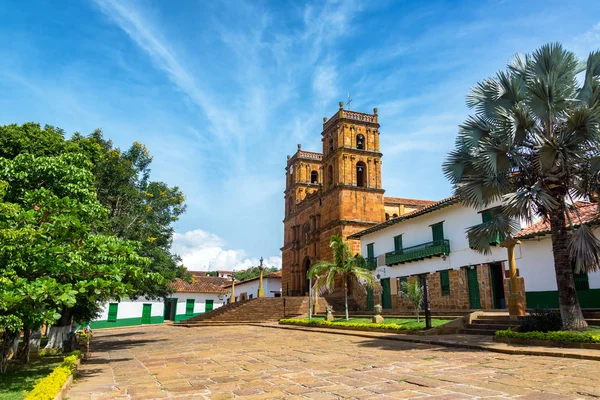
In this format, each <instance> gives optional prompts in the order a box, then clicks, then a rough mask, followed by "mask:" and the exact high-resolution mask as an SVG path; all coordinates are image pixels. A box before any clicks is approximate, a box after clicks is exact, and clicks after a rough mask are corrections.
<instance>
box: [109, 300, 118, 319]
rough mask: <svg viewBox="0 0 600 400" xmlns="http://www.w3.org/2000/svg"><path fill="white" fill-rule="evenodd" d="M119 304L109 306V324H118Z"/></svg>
mask: <svg viewBox="0 0 600 400" xmlns="http://www.w3.org/2000/svg"><path fill="white" fill-rule="evenodd" d="M118 310H119V303H110V304H109V305H108V322H117V311H118Z"/></svg>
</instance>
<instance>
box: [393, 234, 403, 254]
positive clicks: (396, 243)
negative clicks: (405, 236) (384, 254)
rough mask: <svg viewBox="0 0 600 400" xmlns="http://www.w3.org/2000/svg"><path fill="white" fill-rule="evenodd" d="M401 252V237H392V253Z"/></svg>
mask: <svg viewBox="0 0 600 400" xmlns="http://www.w3.org/2000/svg"><path fill="white" fill-rule="evenodd" d="M400 250H402V235H398V236H394V251H400Z"/></svg>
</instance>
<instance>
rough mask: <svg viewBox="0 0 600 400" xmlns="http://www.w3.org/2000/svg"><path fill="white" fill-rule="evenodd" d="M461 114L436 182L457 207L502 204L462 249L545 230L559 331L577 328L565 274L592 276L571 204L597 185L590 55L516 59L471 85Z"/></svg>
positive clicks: (599, 73)
mask: <svg viewBox="0 0 600 400" xmlns="http://www.w3.org/2000/svg"><path fill="white" fill-rule="evenodd" d="M584 71H585V72H584ZM579 74H581V79H582V81H581V82H579V80H578V78H577V76H578V75H579ZM467 105H468V106H469V107H470V108H473V109H475V115H473V116H470V117H468V118H467V120H466V121H465V122H464V123H463V124H462V125H460V127H459V132H458V137H457V139H456V148H455V149H454V150H453V151H452V152H450V153H449V154H448V157H447V159H446V161H445V162H444V165H443V169H444V173H445V175H446V177H447V178H448V179H449V180H450V181H451V182H452V183H453V185H454V189H455V192H456V194H457V195H458V196H459V198H460V199H461V201H462V202H463V203H464V204H465V205H467V206H472V207H478V208H483V207H486V206H490V205H491V204H492V203H494V202H496V201H498V200H502V201H503V206H501V207H500V208H497V209H495V212H494V213H493V214H494V215H493V217H492V218H491V220H489V221H487V222H485V223H482V224H480V225H476V226H473V227H471V228H469V229H468V231H467V232H468V235H469V239H470V240H471V244H472V246H473V247H475V248H476V249H477V250H479V251H480V252H483V253H489V251H490V250H489V249H490V247H489V241H488V237H489V235H505V234H507V233H510V232H512V231H513V230H514V229H517V225H516V223H515V221H517V220H519V219H522V220H525V221H526V222H528V223H531V222H532V221H533V220H534V219H539V218H541V219H544V220H546V221H549V223H550V228H551V234H552V251H553V255H554V268H555V272H556V282H557V286H558V295H559V304H560V312H561V317H562V321H563V326H564V328H565V329H583V328H585V327H586V326H587V324H586V322H585V320H584V319H583V315H582V313H581V308H580V306H579V301H578V299H577V291H576V289H575V281H574V276H573V274H574V272H575V273H579V272H589V271H596V270H598V264H599V261H600V242H599V241H598V239H596V238H595V236H594V235H593V233H592V231H591V230H590V228H589V227H588V226H586V225H584V224H582V223H581V220H580V219H579V218H578V217H577V215H576V213H577V211H576V209H573V206H572V204H573V203H574V201H575V200H577V199H593V198H596V195H597V193H598V188H599V183H600V180H599V177H600V175H599V170H600V152H599V150H598V149H599V148H600V129H599V121H600V52H598V51H596V52H593V53H591V54H590V55H589V57H588V58H587V62H586V63H580V62H579V60H578V59H577V57H576V56H575V54H573V53H572V52H570V51H567V50H565V49H564V48H563V47H562V45H560V44H558V43H553V44H547V45H544V46H542V47H541V48H540V49H538V50H536V51H535V52H533V53H532V54H529V55H517V56H515V57H514V58H513V59H512V60H511V61H510V62H509V64H508V67H507V70H506V71H500V72H498V73H497V74H496V76H495V77H493V78H488V79H486V80H484V81H482V82H479V83H477V85H476V86H475V87H474V88H473V89H471V92H470V93H469V94H468V95H467ZM570 214H571V215H575V217H573V218H571V216H570ZM574 218H576V219H577V220H576V221H575V223H576V225H577V224H579V227H578V228H577V229H576V230H575V229H573V221H572V219H574Z"/></svg>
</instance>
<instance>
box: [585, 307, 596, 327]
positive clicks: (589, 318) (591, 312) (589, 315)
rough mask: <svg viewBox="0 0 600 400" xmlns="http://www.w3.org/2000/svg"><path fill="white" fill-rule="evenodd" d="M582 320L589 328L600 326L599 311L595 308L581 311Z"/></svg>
mask: <svg viewBox="0 0 600 400" xmlns="http://www.w3.org/2000/svg"><path fill="white" fill-rule="evenodd" d="M582 312H583V318H585V321H586V322H587V323H588V325H590V326H600V310H599V309H596V308H588V309H584V310H582Z"/></svg>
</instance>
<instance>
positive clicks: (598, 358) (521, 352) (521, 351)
mask: <svg viewBox="0 0 600 400" xmlns="http://www.w3.org/2000/svg"><path fill="white" fill-rule="evenodd" d="M260 326H262V327H265V328H274V329H294V330H300V331H306V332H320V333H329V334H334V335H349V336H357V337H363V338H367V339H385V340H396V341H399V342H410V343H420V344H429V345H437V346H444V347H455V348H463V349H471V350H484V351H491V352H495V353H502V354H515V355H525V356H545V357H560V358H574V359H579V360H592V361H600V353H599V354H598V355H596V354H580V353H565V352H560V351H556V350H554V349H548V350H547V349H543V350H533V349H515V348H510V346H509V345H506V348H501V347H498V346H494V345H483V344H475V343H460V342H453V341H448V340H443V339H429V338H425V337H423V338H420V337H419V338H415V337H409V336H407V335H401V334H400V335H395V336H381V335H369V334H367V333H359V332H358V331H349V330H336V329H335V328H321V327H314V328H313V327H307V326H297V325H296V326H294V325H268V324H262V325H260Z"/></svg>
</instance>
